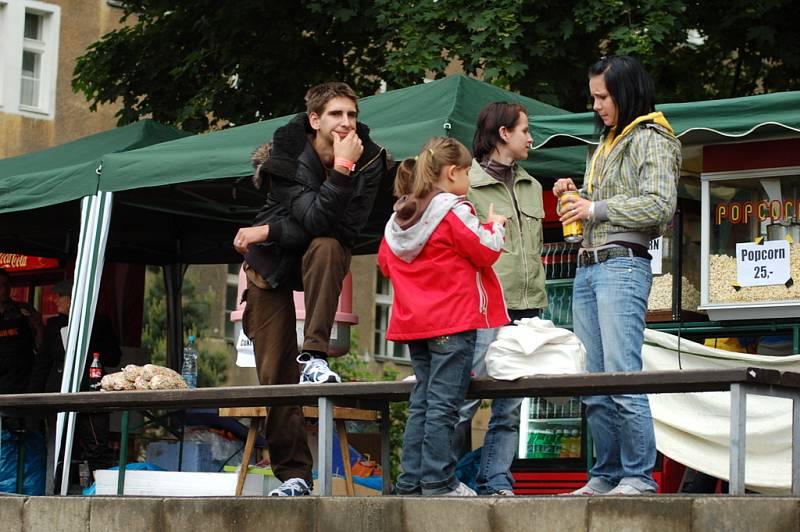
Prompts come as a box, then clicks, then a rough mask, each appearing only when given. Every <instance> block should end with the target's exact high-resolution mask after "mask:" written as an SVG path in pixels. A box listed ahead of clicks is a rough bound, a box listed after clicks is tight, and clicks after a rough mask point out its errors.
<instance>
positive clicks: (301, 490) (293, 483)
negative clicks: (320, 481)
mask: <svg viewBox="0 0 800 532" xmlns="http://www.w3.org/2000/svg"><path fill="white" fill-rule="evenodd" d="M301 495H311V488H309V487H308V484H306V481H305V480H303V479H302V478H290V479H289V480H287V481H286V482H284V483H283V484H281V485H280V486H278V487H277V488H275V489H274V490H272V491H270V492H269V496H270V497H299V496H301Z"/></svg>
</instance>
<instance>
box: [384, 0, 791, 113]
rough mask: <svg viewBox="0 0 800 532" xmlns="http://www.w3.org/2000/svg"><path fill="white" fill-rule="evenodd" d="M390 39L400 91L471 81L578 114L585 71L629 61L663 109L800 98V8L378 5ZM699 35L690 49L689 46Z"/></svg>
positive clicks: (596, 1)
mask: <svg viewBox="0 0 800 532" xmlns="http://www.w3.org/2000/svg"><path fill="white" fill-rule="evenodd" d="M378 4H380V5H381V9H380V15H379V22H380V23H381V24H382V25H385V26H392V27H394V28H395V29H396V30H397V31H395V32H393V33H392V35H393V37H391V38H390V39H389V44H390V46H389V49H388V52H387V70H389V72H390V73H391V74H390V75H389V76H387V77H388V78H389V79H390V80H391V81H392V82H393V83H396V84H398V85H404V84H407V83H410V82H412V81H417V80H419V79H420V78H421V77H422V76H423V75H424V74H425V73H434V74H435V75H442V74H443V73H444V72H445V69H446V68H447V66H448V64H449V63H450V62H451V61H458V62H460V63H461V65H462V67H463V69H464V71H466V72H467V73H469V74H474V75H477V74H482V75H483V77H484V79H486V80H487V81H490V82H492V83H496V84H498V85H501V86H508V87H510V88H512V89H514V90H517V91H519V92H521V93H522V94H525V95H527V96H531V97H534V98H538V99H541V100H544V101H548V102H550V103H553V104H555V105H558V106H559V107H562V108H565V109H569V110H572V111H582V110H585V109H586V105H587V90H586V69H587V67H588V66H589V65H590V64H592V63H594V62H595V61H597V59H598V58H599V57H601V56H603V55H609V54H632V55H635V56H637V57H639V58H640V60H642V62H643V63H644V64H645V66H646V67H647V68H648V69H649V70H650V72H651V74H652V75H653V77H654V78H655V81H656V87H657V89H658V91H659V95H658V96H659V98H658V100H659V101H662V102H664V101H691V100H697V99H703V98H721V97H733V96H743V95H749V94H755V93H758V92H766V91H781V90H792V89H796V88H798V87H800V45H799V44H798V40H797V39H780V41H779V40H778V36H780V35H791V34H793V30H792V28H791V27H792V25H793V24H795V22H794V21H797V20H800V7H799V6H798V4H796V3H793V2H791V1H789V0H771V1H768V2H764V3H757V4H753V3H751V2H745V1H742V0H734V1H733V2H730V1H729V2H725V3H723V2H719V1H711V2H687V1H684V0H640V1H638V2H635V3H634V2H628V1H624V0H583V1H577V0H540V1H536V2H533V1H530V0H476V1H475V2H472V3H471V4H470V7H469V8H466V9H465V8H463V7H462V3H461V2H458V1H456V0H415V1H413V2H411V3H407V2H405V1H403V0H378ZM691 36H693V37H694V38H693V39H692V38H690V37H691Z"/></svg>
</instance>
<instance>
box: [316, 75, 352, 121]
mask: <svg viewBox="0 0 800 532" xmlns="http://www.w3.org/2000/svg"><path fill="white" fill-rule="evenodd" d="M340 96H341V97H344V98H350V99H351V100H353V103H355V104H356V112H358V95H356V93H355V91H353V89H351V88H350V85H348V84H347V83H343V82H341V81H329V82H328V83H321V84H320V85H315V86H314V87H311V88H310V89H308V92H307V93H306V112H307V113H308V114H311V113H316V114H317V115H321V114H322V112H323V111H324V110H325V104H327V103H328V102H329V101H331V100H332V99H334V98H338V97H340Z"/></svg>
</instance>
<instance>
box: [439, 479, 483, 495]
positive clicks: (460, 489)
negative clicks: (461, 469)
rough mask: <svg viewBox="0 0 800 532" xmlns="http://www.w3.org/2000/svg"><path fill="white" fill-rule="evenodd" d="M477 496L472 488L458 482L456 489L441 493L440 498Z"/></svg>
mask: <svg viewBox="0 0 800 532" xmlns="http://www.w3.org/2000/svg"><path fill="white" fill-rule="evenodd" d="M477 495H478V494H477V493H475V492H474V491H473V490H472V488H470V487H469V486H467V485H466V484H464V483H463V482H459V483H458V486H456V489H454V490H453V491H448V492H447V493H442V495H441V496H442V497H476V496H477Z"/></svg>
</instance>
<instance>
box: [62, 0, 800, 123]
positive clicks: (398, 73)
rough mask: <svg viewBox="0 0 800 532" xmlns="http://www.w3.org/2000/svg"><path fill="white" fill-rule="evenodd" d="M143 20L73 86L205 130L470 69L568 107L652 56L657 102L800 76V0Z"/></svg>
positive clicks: (397, 6)
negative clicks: (613, 72) (627, 64)
mask: <svg viewBox="0 0 800 532" xmlns="http://www.w3.org/2000/svg"><path fill="white" fill-rule="evenodd" d="M125 20H126V22H127V23H128V24H129V25H128V26H126V27H123V28H120V29H118V30H116V31H113V32H111V33H109V34H107V35H105V36H104V37H103V38H102V39H101V40H100V41H98V42H97V43H95V44H93V45H92V46H91V47H90V48H89V49H88V50H87V52H86V53H85V54H84V55H83V56H82V57H81V58H79V60H78V62H77V64H76V67H75V77H74V79H73V87H74V89H75V90H76V91H81V92H83V93H84V94H85V95H86V97H87V98H88V99H89V101H90V102H91V104H92V106H93V107H96V106H97V105H99V104H104V103H109V102H115V101H118V102H120V103H122V109H121V110H120V111H119V113H118V116H119V119H120V123H128V122H131V121H134V120H137V119H138V118H140V117H142V116H150V117H152V118H154V119H156V120H160V121H162V122H166V123H171V124H175V125H178V126H180V127H182V128H184V129H186V130H190V131H203V130H206V129H208V128H209V127H212V128H213V127H222V126H225V125H229V124H230V123H234V124H244V123H249V122H253V121H256V120H259V119H261V118H267V117H272V116H280V115H284V114H288V113H290V112H295V111H298V110H301V109H302V107H303V102H302V97H303V95H304V93H305V91H306V89H307V88H308V87H310V86H311V85H314V84H316V83H320V82H322V81H327V80H332V79H340V80H344V81H346V82H348V83H350V84H351V85H353V87H354V88H355V89H356V91H357V92H359V93H360V94H371V93H373V92H374V91H375V90H376V88H377V87H378V85H379V83H380V81H381V80H384V81H386V82H387V84H388V86H389V87H390V88H397V87H403V86H407V85H410V84H413V83H419V82H420V81H421V80H422V79H423V78H424V77H429V76H431V75H433V76H435V77H438V76H442V75H444V73H445V72H446V71H448V68H450V66H449V65H451V63H452V62H454V61H455V62H456V63H458V64H460V66H461V67H462V68H463V70H464V71H465V72H466V73H468V74H470V75H475V76H482V77H483V79H485V80H487V81H489V82H491V83H495V84H497V85H500V86H503V87H509V88H511V89H513V90H516V91H519V92H521V93H523V94H525V95H527V96H531V97H534V98H538V99H541V100H543V101H547V102H549V103H552V104H555V105H558V106H559V107H562V108H565V109H569V110H573V111H582V110H585V109H586V108H587V103H588V97H587V89H586V69H587V67H588V66H589V65H590V64H591V63H593V62H594V61H596V60H597V59H598V58H599V57H600V56H602V55H608V54H612V53H617V54H619V53H627V54H633V55H636V56H638V57H639V58H640V59H641V60H642V62H643V63H644V64H645V66H646V67H647V68H648V70H649V71H650V72H651V74H652V75H653V77H654V78H655V81H656V87H657V89H658V91H659V94H658V100H659V101H661V102H667V101H690V100H698V99H705V98H721V97H732V96H743V95H749V94H756V93H759V92H771V91H782V90H793V89H797V88H800V40H798V39H794V38H791V37H790V36H791V35H794V34H795V32H796V28H795V26H796V23H797V21H798V20H800V3H796V2H791V1H790V0H765V1H763V2H756V3H753V2H749V1H745V0H728V1H726V2H724V3H723V2H722V1H720V0H710V1H705V2H689V1H687V0H638V1H637V2H630V1H628V0H582V1H578V0H537V1H535V2H534V1H533V0H474V1H472V2H469V3H465V2H463V1H461V0H301V1H296V2H295V1H291V2H290V1H287V0H280V1H275V2H263V1H261V0H238V1H237V2H219V1H215V0H195V1H189V0H131V1H128V2H126V3H125Z"/></svg>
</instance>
